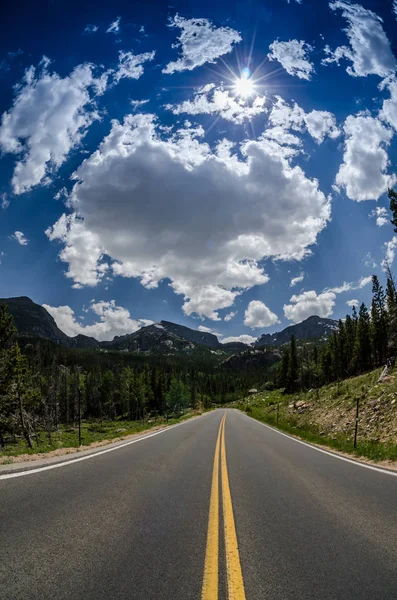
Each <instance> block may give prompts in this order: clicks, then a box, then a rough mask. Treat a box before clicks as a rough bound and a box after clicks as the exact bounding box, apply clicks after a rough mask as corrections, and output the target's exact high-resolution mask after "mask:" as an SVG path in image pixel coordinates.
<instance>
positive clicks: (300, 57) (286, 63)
mask: <svg viewBox="0 0 397 600" xmlns="http://www.w3.org/2000/svg"><path fill="white" fill-rule="evenodd" d="M269 49H270V52H269V54H268V55H267V57H268V59H269V60H277V61H278V62H279V63H281V64H282V66H283V67H284V69H285V70H286V71H287V73H289V74H290V75H296V76H297V77H299V79H307V80H310V79H311V76H312V73H314V65H313V63H311V62H310V60H309V59H308V54H309V53H310V52H312V51H313V47H312V46H310V44H306V42H304V41H302V40H301V41H298V40H290V41H289V42H279V41H278V40H275V41H274V42H273V43H272V44H270V46H269Z"/></svg>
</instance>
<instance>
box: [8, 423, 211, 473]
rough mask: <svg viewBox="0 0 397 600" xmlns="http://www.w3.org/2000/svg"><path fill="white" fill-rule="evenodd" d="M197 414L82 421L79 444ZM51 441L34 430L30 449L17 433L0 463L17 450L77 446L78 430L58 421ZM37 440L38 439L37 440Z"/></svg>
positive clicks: (41, 450) (122, 435)
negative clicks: (140, 418) (142, 419)
mask: <svg viewBox="0 0 397 600" xmlns="http://www.w3.org/2000/svg"><path fill="white" fill-rule="evenodd" d="M197 414H200V413H198V412H193V411H189V412H187V413H185V414H184V415H182V416H181V417H179V418H172V419H168V421H166V419H165V418H163V417H157V419H149V420H148V421H144V422H142V421H122V420H119V421H102V423H101V422H99V421H83V423H82V436H81V437H82V445H83V446H89V445H90V444H93V443H95V442H101V441H103V440H112V439H115V438H125V437H126V436H128V435H131V434H133V433H139V432H141V431H146V430H148V429H152V428H153V427H157V426H159V425H174V424H176V423H180V422H182V421H184V420H186V419H190V418H191V417H193V416H196V415H197ZM51 437H52V444H50V443H49V439H48V435H47V432H46V431H38V437H37V440H36V439H35V438H34V441H33V445H34V447H33V448H32V449H30V448H28V446H27V444H26V441H25V440H24V439H23V438H22V437H21V438H17V440H16V442H15V443H7V445H6V448H5V450H3V449H0V464H10V463H11V462H12V457H13V456H19V455H21V454H38V453H47V452H51V451H52V450H57V449H58V448H78V446H79V434H78V428H77V426H71V425H61V426H60V428H59V431H57V432H52V434H51ZM37 442H38V443H37Z"/></svg>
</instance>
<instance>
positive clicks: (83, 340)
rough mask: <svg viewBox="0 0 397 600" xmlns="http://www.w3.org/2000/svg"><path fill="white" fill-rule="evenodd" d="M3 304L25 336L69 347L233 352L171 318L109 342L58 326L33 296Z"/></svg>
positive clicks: (143, 350) (212, 336)
mask: <svg viewBox="0 0 397 600" xmlns="http://www.w3.org/2000/svg"><path fill="white" fill-rule="evenodd" d="M3 303H5V304H7V306H8V310H9V312H10V313H11V314H12V316H13V318H14V323H15V326H16V328H17V330H18V334H19V335H20V336H21V337H40V338H45V339H47V340H51V341H52V342H55V343H56V344H61V345H63V346H66V347H68V348H103V349H105V350H118V351H123V352H137V353H139V352H147V353H153V354H175V353H178V352H184V353H186V352H191V351H193V350H195V349H197V348H203V349H205V348H207V352H210V349H216V352H217V353H220V354H221V355H222V354H226V353H227V352H230V351H231V349H230V348H228V349H226V348H223V346H222V344H220V342H219V341H218V338H217V337H216V336H215V335H213V334H212V333H204V332H201V331H196V330H194V329H190V328H189V327H185V326H183V325H177V324H176V323H171V322H170V321H160V323H155V324H154V325H149V326H147V327H142V328H141V329H139V330H138V331H135V332H134V333H131V334H127V335H122V336H116V337H115V338H114V339H113V340H112V341H109V342H98V340H96V339H95V338H93V337H88V336H86V335H82V334H79V335H76V336H75V337H69V336H68V335H66V334H65V333H64V332H63V331H61V330H60V329H59V328H58V326H57V324H56V323H55V320H54V319H53V317H52V316H51V315H50V314H49V313H48V311H47V310H46V309H45V308H44V307H43V306H40V305H39V304H36V303H35V302H33V301H32V300H31V299H30V298H27V297H25V296H22V297H19V298H2V299H0V305H1V304H3ZM211 351H212V350H211Z"/></svg>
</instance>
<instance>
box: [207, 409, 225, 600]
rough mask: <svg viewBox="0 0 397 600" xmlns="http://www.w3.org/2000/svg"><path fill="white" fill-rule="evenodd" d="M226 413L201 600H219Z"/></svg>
mask: <svg viewBox="0 0 397 600" xmlns="http://www.w3.org/2000/svg"><path fill="white" fill-rule="evenodd" d="M225 418H226V413H225V415H224V416H223V417H222V421H221V423H220V425H219V431H218V437H217V440H216V446H215V456H214V467H213V470H212V485H211V497H210V511H209V517H208V533H207V547H206V552H205V565H204V579H203V587H202V591H201V600H218V587H219V584H218V564H219V449H220V439H221V432H222V427H223V424H224V422H225Z"/></svg>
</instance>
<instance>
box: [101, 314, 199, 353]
mask: <svg viewBox="0 0 397 600" xmlns="http://www.w3.org/2000/svg"><path fill="white" fill-rule="evenodd" d="M170 325H173V323H171V324H170ZM175 327H179V326H178V325H175ZM169 329H170V328H166V327H164V326H163V325H162V322H161V323H155V324H154V325H148V326H147V327H142V328H141V329H138V331H135V332H134V333H130V334H127V335H120V336H116V337H115V338H114V339H113V340H112V341H111V342H101V347H102V348H107V349H109V350H120V351H123V352H153V353H155V354H170V353H175V352H181V351H183V352H187V351H191V350H194V348H195V346H196V344H194V343H193V342H191V341H189V340H188V339H186V338H183V337H181V336H179V335H176V334H175V333H173V332H172V331H170V330H169ZM182 329H188V328H187V327H183V328H182ZM191 331H192V330H191ZM197 333H200V332H197Z"/></svg>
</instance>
